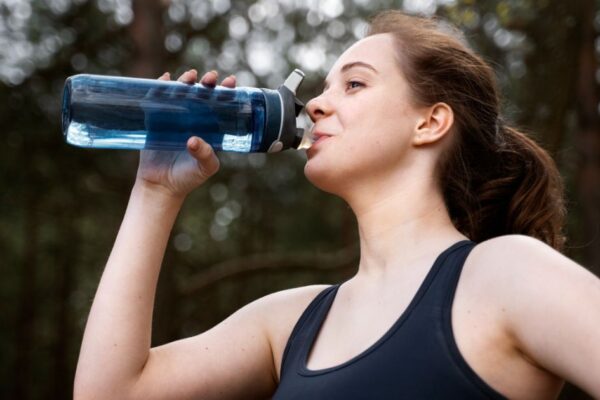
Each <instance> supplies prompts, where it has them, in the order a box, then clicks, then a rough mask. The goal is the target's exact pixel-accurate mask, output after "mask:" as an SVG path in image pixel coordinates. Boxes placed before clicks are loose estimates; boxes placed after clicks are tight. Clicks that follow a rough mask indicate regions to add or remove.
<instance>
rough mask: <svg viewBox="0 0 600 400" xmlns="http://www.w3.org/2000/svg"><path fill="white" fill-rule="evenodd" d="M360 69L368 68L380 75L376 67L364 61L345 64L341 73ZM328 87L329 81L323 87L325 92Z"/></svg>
mask: <svg viewBox="0 0 600 400" xmlns="http://www.w3.org/2000/svg"><path fill="white" fill-rule="evenodd" d="M358 67H362V68H367V69H370V70H371V71H373V72H375V73H378V72H377V70H376V69H375V67H373V66H372V65H371V64H367V63H366V62H362V61H353V62H349V63H347V64H344V66H343V67H342V68H341V69H340V72H346V71H348V70H349V69H352V68H358ZM328 87H329V82H327V80H325V81H324V85H323V90H326V89H327V88H328Z"/></svg>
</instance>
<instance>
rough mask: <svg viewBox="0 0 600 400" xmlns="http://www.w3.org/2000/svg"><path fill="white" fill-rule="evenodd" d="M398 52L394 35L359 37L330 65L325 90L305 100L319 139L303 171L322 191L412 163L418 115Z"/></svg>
mask: <svg viewBox="0 0 600 400" xmlns="http://www.w3.org/2000/svg"><path fill="white" fill-rule="evenodd" d="M395 54H396V48H395V44H394V41H393V37H392V36H391V35H390V34H380V35H374V36H370V37H367V38H365V39H362V40H360V41H358V42H357V43H355V44H354V45H353V46H352V47H350V48H349V49H348V50H346V51H345V52H344V54H342V55H341V57H340V58H339V59H338V60H337V62H336V63H335V65H334V66H333V67H332V69H331V71H330V72H329V74H328V76H327V78H326V80H325V86H324V90H323V93H321V95H319V96H318V97H316V98H314V99H312V100H311V101H310V102H309V103H308V104H307V106H306V108H307V111H308V114H309V115H310V117H311V119H312V121H313V122H314V127H313V135H314V138H315V140H316V141H315V143H314V144H313V146H312V147H311V148H310V149H308V151H307V155H308V161H307V163H306V166H305V169H304V172H305V175H306V177H307V178H308V179H309V180H310V181H311V182H312V183H313V184H314V185H315V186H317V187H319V188H321V189H322V190H325V191H328V192H331V193H336V194H343V193H344V192H345V191H347V190H351V189H352V186H353V185H355V184H359V185H360V184H361V183H362V182H365V183H366V182H371V183H372V182H373V180H375V179H380V178H381V179H385V177H389V175H390V174H397V173H398V172H399V171H401V170H402V169H403V166H404V165H406V163H410V162H411V158H412V154H411V147H412V146H411V138H412V136H413V133H414V129H415V126H416V124H417V122H418V118H419V114H418V110H416V109H415V108H414V107H413V106H412V105H411V102H410V100H411V98H410V91H409V86H408V84H407V82H406V80H405V79H404V77H403V74H402V72H401V71H400V68H399V66H398V62H397V60H396V58H395Z"/></svg>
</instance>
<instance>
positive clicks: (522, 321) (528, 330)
mask: <svg viewBox="0 0 600 400" xmlns="http://www.w3.org/2000/svg"><path fill="white" fill-rule="evenodd" d="M161 79H169V76H168V74H165V75H163V76H162V77H161ZM196 79H197V75H196V72H195V71H194V70H192V71H188V72H186V73H184V74H183V75H182V76H181V77H180V78H179V80H180V81H183V82H189V83H193V82H195V81H196ZM201 81H202V83H203V84H205V85H212V86H214V85H215V84H216V81H217V76H216V73H213V72H211V73H207V74H206V75H204V77H203V78H202V80H201ZM222 84H223V85H224V86H230V87H232V86H234V85H235V78H234V77H228V78H226V79H225V80H224V81H223V82H222ZM498 110H499V101H498V94H497V89H496V86H495V83H494V78H493V72H492V71H491V70H490V68H489V67H488V66H487V65H485V63H484V62H482V61H481V59H480V58H479V57H478V56H476V55H474V53H473V52H472V51H471V50H469V49H468V48H467V47H466V46H465V45H464V44H463V43H462V41H461V39H460V38H459V37H458V36H457V35H456V34H455V33H453V32H452V31H451V30H449V28H448V26H447V25H441V26H438V24H437V23H436V22H435V21H432V20H428V19H423V18H417V17H410V16H406V15H403V14H402V13H399V12H386V13H382V14H380V15H378V16H377V17H376V18H375V19H374V20H373V21H372V24H371V29H370V33H369V35H368V36H367V37H366V38H365V39H363V40H360V41H358V42H357V43H356V44H354V45H353V46H352V47H350V48H349V49H348V50H347V51H346V52H345V53H344V54H343V55H342V56H341V57H340V58H339V59H338V61H337V62H336V64H335V65H334V66H333V68H332V69H331V71H330V73H329V75H328V77H327V80H326V83H325V89H324V91H323V93H322V94H321V95H320V96H318V97H317V98H315V99H313V100H311V101H310V102H309V103H308V104H307V111H308V113H309V115H310V117H311V118H312V120H313V122H314V123H315V125H314V132H313V133H314V136H315V139H316V142H315V143H314V145H313V146H312V147H311V148H310V149H309V150H308V151H307V154H308V161H307V163H306V167H305V175H306V177H307V178H308V179H309V180H310V181H311V182H312V183H313V184H315V185H316V186H317V187H319V188H321V189H322V190H324V191H327V192H329V193H332V194H335V195H338V196H340V197H342V198H343V199H344V200H346V201H347V202H348V204H349V205H350V207H351V208H352V210H353V211H354V213H355V214H356V217H357V220H358V227H359V233H360V246H361V258H360V263H359V266H358V271H357V273H356V275H354V276H353V277H352V278H351V279H349V280H348V281H346V282H343V284H341V285H334V286H327V285H314V286H308V287H301V288H295V289H290V290H285V291H282V292H278V293H274V294H272V295H269V296H266V297H264V298H261V299H259V300H256V301H254V302H253V303H251V304H249V305H247V306H245V307H243V308H242V309H240V310H239V311H237V312H236V313H234V314H233V315H232V316H230V317H229V318H227V319H226V320H225V321H223V322H222V323H220V324H218V325H217V326H215V327H214V328H212V329H210V330H209V331H207V332H204V333H202V334H200V335H198V336H195V337H191V338H187V339H184V340H179V341H176V342H173V343H169V344H166V345H163V346H160V347H157V348H152V349H151V348H150V333H151V321H152V308H153V302H154V295H155V288H156V282H157V278H158V275H159V270H160V265H161V260H162V257H163V253H164V250H165V246H166V243H167V240H168V237H169V232H170V229H171V227H172V225H173V222H174V220H175V218H176V215H177V213H178V211H179V209H180V207H181V205H182V203H183V201H184V198H185V197H186V195H187V194H188V193H189V192H190V191H191V190H192V189H194V188H195V187H197V186H198V185H200V184H202V183H203V182H205V181H206V180H207V179H208V178H209V177H210V176H212V175H213V174H214V173H216V172H217V170H218V168H219V162H218V159H217V158H216V156H215V154H214V152H213V151H212V149H211V148H210V146H209V145H207V144H206V143H205V142H203V141H202V140H200V139H198V138H191V139H190V140H189V141H188V144H187V146H188V152H187V153H186V152H182V153H180V154H177V155H176V156H173V155H172V154H171V153H160V152H142V154H141V160H140V166H139V170H138V175H137V179H136V182H135V185H134V187H133V190H132V193H131V198H130V202H129V206H128V208H127V212H126V214H125V217H124V220H123V224H122V226H121V229H120V231H119V234H118V236H117V239H116V243H115V245H114V249H113V251H112V253H111V255H110V258H109V260H108V263H107V265H106V269H105V271H104V274H103V276H102V279H101V282H100V285H99V288H98V292H97V294H96V297H95V300H94V303H93V306H92V309H91V313H90V316H89V320H88V323H87V327H86V331H85V335H84V339H83V344H82V348H81V354H80V358H79V364H78V367H77V374H76V379H75V398H77V399H81V398H115V399H117V398H118V399H137V398H139V399H188V398H190V399H191V398H198V399H227V398H241V399H250V398H269V397H271V396H273V397H274V398H276V399H313V398H327V399H337V398H340V399H353V398H360V399H380V398H390V399H391V398H393V399H396V398H407V399H430V398H461V399H466V398H503V397H508V398H515V399H519V398H527V399H547V398H555V397H556V396H557V395H558V393H559V392H560V390H561V388H562V385H563V382H564V380H569V381H571V382H573V383H575V384H576V385H578V386H579V387H581V388H583V389H584V390H586V391H587V392H588V393H590V394H591V395H593V396H595V397H599V398H600V375H599V374H598V371H600V346H599V345H598V343H597V338H598V337H599V335H600V314H599V313H598V310H599V309H600V281H599V280H598V279H597V278H596V277H594V276H593V275H592V274H591V273H589V272H587V271H586V270H585V269H584V268H582V267H581V266H579V265H577V264H576V263H574V262H573V261H571V260H569V259H568V258H566V257H564V256H563V255H561V254H560V253H559V252H558V251H557V250H558V249H560V247H561V245H562V243H563V237H562V234H561V231H560V228H561V225H562V219H563V216H564V211H563V205H562V197H561V196H562V195H561V183H560V178H559V175H558V173H557V171H556V168H555V166H554V165H553V163H552V161H551V159H550V158H549V157H548V155H547V154H546V153H545V152H544V151H543V150H542V149H540V148H539V147H538V146H537V145H536V144H535V143H533V142H532V141H531V140H530V139H528V138H526V137H525V136H524V135H523V134H521V133H519V132H517V131H516V130H514V129H512V128H509V127H507V126H506V125H505V124H503V123H502V120H501V119H500V117H499V114H498V112H499V111H498ZM475 243H477V245H475Z"/></svg>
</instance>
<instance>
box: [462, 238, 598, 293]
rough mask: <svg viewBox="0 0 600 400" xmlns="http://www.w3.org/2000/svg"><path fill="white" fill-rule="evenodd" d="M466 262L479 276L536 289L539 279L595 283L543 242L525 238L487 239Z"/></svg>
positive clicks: (593, 278)
mask: <svg viewBox="0 0 600 400" xmlns="http://www.w3.org/2000/svg"><path fill="white" fill-rule="evenodd" d="M469 259H470V260H469V262H470V263H473V264H476V265H477V269H479V270H481V273H482V274H484V275H489V276H491V277H493V278H494V280H495V281H496V282H511V283H513V284H516V283H518V282H521V283H522V285H525V286H532V285H535V286H538V285H539V283H540V282H541V281H540V280H541V279H543V281H544V282H546V283H548V281H552V280H555V281H556V282H557V283H558V282H560V281H561V280H562V279H567V280H569V281H572V282H573V283H575V284H577V282H586V281H587V282H590V281H597V278H596V277H595V276H594V275H593V274H592V273H591V272H589V271H588V270H587V269H586V268H584V267H583V266H581V265H579V264H577V263H576V262H574V261H573V260H571V259H570V258H568V257H566V256H564V255H563V254H561V253H560V252H558V251H557V250H555V249H553V248H552V247H550V246H549V245H547V244H546V243H544V242H542V241H540V240H538V239H535V238H533V237H530V236H525V235H504V236H498V237H495V238H492V239H489V240H486V241H484V242H482V243H479V244H478V245H477V246H475V248H474V249H473V251H472V255H470V256H469ZM498 279H500V281H498ZM512 287H513V289H514V288H515V287H514V286H512Z"/></svg>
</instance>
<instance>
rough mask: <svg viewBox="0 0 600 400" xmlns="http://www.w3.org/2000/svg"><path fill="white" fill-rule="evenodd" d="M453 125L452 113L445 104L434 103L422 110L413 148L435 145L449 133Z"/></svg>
mask: <svg viewBox="0 0 600 400" xmlns="http://www.w3.org/2000/svg"><path fill="white" fill-rule="evenodd" d="M453 123H454V112H453V111H452V108H451V107H450V106H449V105H448V104H446V103H436V104H434V105H433V106H431V107H428V108H427V109H426V110H424V113H423V116H422V118H421V119H420V120H419V121H418V125H417V128H416V130H415V135H414V139H413V144H414V145H415V146H422V145H425V144H431V143H435V142H437V141H439V140H441V139H442V138H443V137H444V136H446V134H447V133H448V132H449V131H450V128H451V127H452V125H453Z"/></svg>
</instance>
